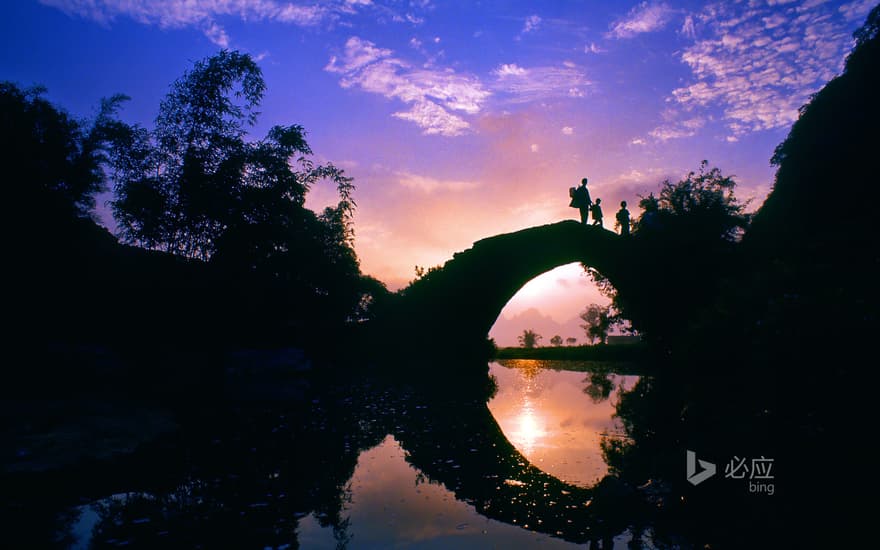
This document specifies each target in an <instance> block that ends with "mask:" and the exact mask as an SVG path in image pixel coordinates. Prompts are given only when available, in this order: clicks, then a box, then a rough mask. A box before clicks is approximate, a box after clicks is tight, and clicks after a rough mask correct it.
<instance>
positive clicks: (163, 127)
mask: <svg viewBox="0 0 880 550" xmlns="http://www.w3.org/2000/svg"><path fill="white" fill-rule="evenodd" d="M265 88H266V86H265V82H264V81H263V77H262V72H261V71H260V68H259V67H258V66H257V64H256V63H255V62H254V60H253V59H252V58H251V57H250V56H249V55H248V54H242V53H239V52H234V51H232V52H230V51H226V50H223V51H221V52H219V53H218V54H216V55H214V56H212V57H209V58H207V59H205V60H202V61H199V62H197V63H196V64H195V66H194V67H193V69H192V70H190V71H188V72H187V73H186V74H184V76H183V77H182V78H180V79H179V80H177V81H175V82H174V84H172V86H171V91H170V92H169V93H168V95H167V96H166V97H165V99H164V100H163V101H162V103H161V104H160V106H159V116H158V117H157V119H156V127H155V129H154V130H153V131H148V130H146V129H144V128H141V127H131V128H127V129H124V128H123V129H120V130H121V131H120V132H119V134H118V135H117V141H116V148H115V150H114V155H113V167H114V177H115V180H116V187H115V200H114V201H113V212H114V215H115V216H116V219H117V221H118V223H119V227H120V231H121V235H122V237H123V239H124V240H126V241H127V242H130V243H132V244H137V245H140V246H143V247H146V248H152V249H158V250H164V251H167V252H171V253H173V254H179V255H182V256H186V257H191V258H200V259H209V258H210V257H212V256H213V255H214V253H216V252H218V251H219V249H221V248H222V247H223V246H224V245H225V246H228V247H229V248H230V249H232V248H236V249H237V250H235V253H236V254H239V253H241V252H242V250H243V249H247V250H248V251H249V252H248V255H249V256H250V258H249V260H251V261H258V262H261V261H263V260H267V259H268V257H270V256H274V255H275V254H276V252H277V251H278V250H279V249H281V251H282V252H284V251H285V249H287V248H289V247H290V245H291V244H292V242H291V241H292V240H293V239H296V238H298V237H301V236H302V235H301V234H300V232H301V231H302V230H305V231H304V232H305V233H309V232H311V231H312V230H313V229H315V227H317V226H319V225H323V226H325V228H326V230H325V231H323V233H324V235H322V238H321V239H320V240H324V241H326V240H327V239H328V237H329V238H330V239H331V240H332V241H334V242H333V244H335V245H337V247H336V250H333V251H332V253H335V254H341V255H343V256H344V255H346V254H347V252H345V251H344V250H341V248H345V247H344V246H342V247H341V248H340V247H339V246H338V245H345V244H347V243H348V241H349V240H350V237H351V230H350V228H349V226H348V221H349V217H350V215H351V213H352V210H353V208H354V202H353V200H352V197H351V192H352V191H353V189H354V187H353V185H352V180H351V178H348V177H346V176H345V175H344V173H343V172H342V171H341V170H339V169H338V168H336V167H334V166H333V165H332V164H327V165H316V164H315V163H314V162H313V161H312V160H310V159H309V155H311V153H312V151H311V149H310V148H309V146H308V144H307V143H306V141H305V132H304V131H303V128H302V127H301V126H297V125H292V126H273V127H272V128H271V129H270V130H269V132H268V134H267V136H266V137H265V138H264V139H263V140H261V141H257V142H248V141H245V135H246V133H247V129H248V127H250V126H252V125H253V124H254V123H255V122H256V120H257V115H258V112H257V108H258V107H259V104H260V102H261V100H262V98H263V93H264V91H265ZM291 164H293V165H294V166H295V167H296V168H292V167H291ZM322 179H327V180H330V181H332V182H334V183H335V184H336V186H337V189H338V192H339V197H340V201H339V203H338V204H337V206H336V207H334V208H328V209H327V210H325V211H324V212H323V213H322V214H321V215H320V216H319V217H318V218H314V217H313V216H310V215H309V214H308V213H307V212H306V211H305V209H304V207H303V205H304V203H305V197H306V193H307V192H308V191H309V189H310V187H311V186H312V185H313V184H314V183H316V182H317V181H319V180H322ZM233 242H235V244H232V243H233ZM325 244H329V243H325ZM252 247H255V248H252Z"/></svg>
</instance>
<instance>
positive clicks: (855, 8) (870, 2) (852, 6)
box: [838, 0, 877, 23]
mask: <svg viewBox="0 0 880 550" xmlns="http://www.w3.org/2000/svg"><path fill="white" fill-rule="evenodd" d="M875 5H877V0H856V1H855V2H850V3H849V4H844V5H842V6H840V8H838V11H839V12H840V13H842V14H843V17H844V19H846V20H847V21H857V22H859V23H861V22H862V21H864V19H865V16H867V15H868V12H869V11H871V8H873V7H874V6H875Z"/></svg>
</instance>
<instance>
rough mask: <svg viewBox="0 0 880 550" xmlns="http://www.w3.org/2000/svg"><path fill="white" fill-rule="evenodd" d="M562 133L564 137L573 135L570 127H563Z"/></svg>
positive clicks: (572, 129)
mask: <svg viewBox="0 0 880 550" xmlns="http://www.w3.org/2000/svg"><path fill="white" fill-rule="evenodd" d="M562 133H563V134H565V135H566V136H570V135H573V134H574V128H572V127H571V126H563V127H562Z"/></svg>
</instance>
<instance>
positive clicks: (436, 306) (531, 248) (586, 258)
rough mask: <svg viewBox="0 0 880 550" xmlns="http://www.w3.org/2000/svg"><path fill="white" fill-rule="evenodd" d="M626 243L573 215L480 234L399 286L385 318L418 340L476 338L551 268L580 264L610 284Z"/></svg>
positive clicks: (619, 267)
mask: <svg viewBox="0 0 880 550" xmlns="http://www.w3.org/2000/svg"><path fill="white" fill-rule="evenodd" d="M629 245H630V241H629V239H628V238H626V237H621V236H619V235H617V234H616V233H614V232H612V231H609V230H607V229H602V228H599V227H595V226H585V225H583V224H580V223H578V222H576V221H573V220H567V221H562V222H558V223H553V224H548V225H542V226H539V227H532V228H529V229H523V230H521V231H516V232H514V233H505V234H502V235H496V236H494V237H489V238H486V239H482V240H480V241H477V242H475V243H474V245H473V246H472V247H471V248H469V249H467V250H465V251H462V252H458V253H456V254H454V255H453V258H452V259H451V260H449V261H448V262H446V264H445V265H443V267H441V268H440V269H435V270H432V271H430V272H429V273H428V274H426V275H425V276H424V277H422V278H421V279H419V280H418V281H416V282H415V283H413V284H412V285H411V286H410V287H408V288H407V289H406V290H405V291H403V293H402V295H401V296H400V297H399V299H398V300H397V302H396V303H395V304H394V307H393V308H392V311H391V312H390V313H391V315H390V316H389V319H390V320H392V322H393V324H394V330H396V331H397V332H398V336H399V337H401V338H408V339H409V341H411V342H418V343H419V344H420V345H423V344H425V343H427V342H432V343H435V344H438V345H439V346H444V345H455V344H457V343H461V342H465V343H466V342H478V341H479V342H482V341H483V339H485V337H486V335H487V334H488V333H489V330H490V329H491V328H492V325H493V324H494V323H495V320H496V319H497V318H498V315H499V314H500V313H501V310H502V309H503V308H504V306H505V305H506V304H507V302H508V301H509V300H510V299H511V298H513V296H514V295H515V294H516V293H517V292H518V291H519V289H521V288H522V287H523V285H525V284H526V283H527V282H529V281H530V280H531V279H533V278H535V277H537V276H538V275H541V274H542V273H545V272H547V271H549V270H551V269H553V268H556V267H559V266H561V265H565V264H569V263H572V262H582V263H584V264H585V265H588V266H590V267H592V268H595V269H596V270H598V271H599V272H600V273H602V274H603V275H604V276H606V277H607V278H608V279H609V281H611V283H612V284H615V286H617V282H618V281H622V280H623V279H624V275H625V274H624V273H623V270H624V265H625V264H626V257H627V254H628V250H629ZM618 290H620V288H619V287H618ZM584 305H586V304H584ZM398 341H400V340H398Z"/></svg>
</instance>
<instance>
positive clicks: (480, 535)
mask: <svg viewBox="0 0 880 550" xmlns="http://www.w3.org/2000/svg"><path fill="white" fill-rule="evenodd" d="M405 456H406V453H405V451H404V450H403V449H402V448H401V446H400V444H399V443H398V442H397V441H396V440H395V439H394V437H392V436H390V435H389V436H388V437H386V438H385V440H384V441H383V442H382V443H381V444H379V445H378V446H376V447H374V448H372V449H370V450H369V451H365V452H363V453H361V455H360V457H359V458H358V464H357V467H356V468H355V471H354V475H353V476H352V478H351V480H350V482H349V488H350V491H351V501H350V502H349V503H348V505H347V507H346V510H345V511H344V512H343V517H345V516H348V518H349V520H350V523H349V526H348V529H347V536H348V537H350V540H349V543H348V547H349V548H450V547H453V546H454V547H455V548H459V549H460V548H531V547H533V546H538V547H540V548H574V547H576V545H574V544H572V543H568V542H565V541H563V540H560V539H556V538H552V537H550V536H548V535H544V534H541V533H535V532H532V531H528V530H525V529H522V528H520V527H518V526H515V525H508V524H506V523H502V522H500V521H495V520H491V519H488V518H486V517H485V516H482V515H480V514H479V513H478V512H477V511H476V510H475V509H474V507H473V506H471V505H470V504H467V503H465V502H461V501H458V500H456V499H455V495H454V494H453V493H452V492H450V491H449V490H447V489H446V488H445V487H443V486H442V485H440V484H437V483H432V482H430V481H429V480H427V479H426V478H425V476H424V475H422V474H421V473H420V472H419V471H418V470H417V469H415V468H413V467H412V466H411V465H410V464H408V463H407V462H406V459H405ZM297 535H298V539H299V543H300V545H301V547H302V548H328V549H329V548H336V541H335V540H334V538H333V532H332V530H331V529H329V528H321V527H320V526H319V525H318V522H317V520H316V519H315V518H314V517H313V516H311V515H310V516H308V517H305V518H303V519H302V520H300V524H299V528H298V529H297Z"/></svg>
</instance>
